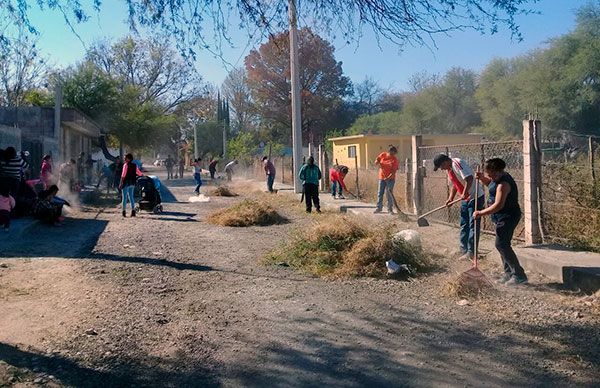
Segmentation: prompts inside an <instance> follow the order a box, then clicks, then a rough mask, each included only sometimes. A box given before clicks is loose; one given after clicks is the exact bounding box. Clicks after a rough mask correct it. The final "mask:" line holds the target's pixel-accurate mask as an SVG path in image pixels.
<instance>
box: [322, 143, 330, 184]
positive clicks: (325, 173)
mask: <svg viewBox="0 0 600 388" xmlns="http://www.w3.org/2000/svg"><path fill="white" fill-rule="evenodd" d="M323 164H324V165H325V170H326V171H325V172H323V174H324V175H325V179H324V180H325V190H329V189H330V186H329V155H327V150H326V149H323Z"/></svg>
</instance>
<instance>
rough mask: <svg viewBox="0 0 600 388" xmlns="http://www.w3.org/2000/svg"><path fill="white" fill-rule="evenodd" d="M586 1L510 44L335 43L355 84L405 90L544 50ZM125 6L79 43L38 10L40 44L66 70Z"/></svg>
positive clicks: (111, 7) (548, 3) (242, 45)
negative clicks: (410, 84)
mask: <svg viewBox="0 0 600 388" xmlns="http://www.w3.org/2000/svg"><path fill="white" fill-rule="evenodd" d="M587 2H588V1H587V0H540V1H539V2H538V3H537V4H534V5H533V7H532V8H533V9H535V10H537V11H539V12H540V14H539V15H529V16H523V17H520V18H519V20H518V21H519V24H520V26H521V31H522V33H523V38H524V39H523V41H521V42H518V41H514V40H511V36H510V33H509V32H508V31H501V32H499V33H497V34H495V35H481V34H479V33H477V32H473V31H466V32H454V33H452V34H451V36H443V35H440V36H438V37H437V38H436V44H437V48H427V47H405V48H404V50H403V51H400V50H399V49H398V47H397V46H394V45H393V44H391V43H388V42H382V44H381V47H379V46H378V44H377V42H376V41H375V39H374V36H373V35H372V34H371V33H366V34H365V36H364V37H363V39H362V40H361V41H360V43H359V45H358V47H357V46H356V45H351V46H345V45H343V44H341V43H339V42H335V41H334V45H335V46H336V47H337V49H336V58H337V59H338V60H340V61H342V62H343V69H344V72H345V74H346V75H348V76H349V77H350V78H351V79H352V80H353V81H355V82H357V81H360V80H362V79H364V78H365V76H372V77H373V78H374V79H375V80H377V81H378V82H379V83H380V84H381V85H382V86H384V87H390V88H393V89H400V90H401V89H406V88H407V81H408V79H409V78H410V76H411V75H412V74H414V73H417V72H421V71H427V72H429V73H444V72H445V71H446V70H448V69H449V68H451V67H454V66H462V67H466V68H470V69H474V70H480V69H482V68H483V67H484V66H485V65H486V63H488V62H489V61H490V60H491V59H492V58H494V57H512V56H516V55H519V54H522V53H525V52H527V51H529V50H531V49H534V48H537V47H540V46H543V45H544V44H545V42H547V41H548V40H549V39H551V38H553V37H557V36H559V35H562V34H564V33H566V32H568V31H570V30H571V29H572V28H573V27H574V24H575V15H574V11H575V10H576V9H577V8H579V7H580V6H582V5H584V4H586V3H587ZM125 18H126V8H125V5H124V2H123V1H122V0H104V1H103V5H102V10H101V12H100V14H95V13H94V14H93V15H92V18H91V19H90V20H89V21H88V22H86V23H83V24H79V25H76V26H75V30H76V31H77V34H78V35H79V37H80V38H81V40H80V39H79V38H78V37H77V36H76V35H75V34H73V33H72V32H71V30H70V29H69V27H68V26H67V25H66V24H65V22H64V19H63V17H62V15H60V14H59V13H57V12H51V11H48V10H46V11H44V12H40V11H35V12H34V13H33V16H32V21H33V23H34V24H35V25H36V26H37V27H38V29H39V31H40V33H41V35H40V37H39V41H38V46H39V47H40V48H41V50H42V52H43V53H44V55H45V56H46V57H48V58H49V60H50V63H52V64H53V65H55V66H57V67H62V66H67V65H70V64H73V63H76V62H77V61H79V60H81V58H82V57H83V56H84V54H85V47H86V45H89V44H90V43H92V42H94V41H95V40H97V39H100V38H109V39H115V38H118V37H121V36H123V35H125V34H127V33H128V25H127V23H126V20H125ZM232 38H233V42H234V44H235V46H236V47H234V48H226V49H225V50H224V58H225V60H226V61H227V62H229V63H231V64H233V65H236V64H237V65H243V58H244V56H245V55H246V54H247V53H248V52H249V50H250V49H251V48H252V45H248V40H247V38H246V37H245V32H243V31H232ZM197 68H198V70H199V71H200V73H201V74H202V75H203V77H204V79H205V80H207V81H209V82H212V83H215V84H217V85H219V84H220V83H221V82H222V81H223V79H224V78H225V76H226V75H227V72H228V70H229V69H230V67H229V66H228V65H226V64H224V63H223V62H222V60H221V59H216V58H213V57H212V56H211V55H210V54H209V53H207V52H203V51H201V52H200V53H199V56H198V61H197Z"/></svg>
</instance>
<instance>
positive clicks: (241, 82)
mask: <svg viewBox="0 0 600 388" xmlns="http://www.w3.org/2000/svg"><path fill="white" fill-rule="evenodd" d="M222 90H223V95H224V97H225V98H226V99H227V101H229V103H230V104H231V109H232V111H233V125H232V130H233V133H239V132H240V131H244V130H250V129H253V128H254V127H255V126H256V117H255V114H254V112H253V109H254V107H253V102H252V92H251V90H250V86H249V85H248V76H247V74H246V69H244V68H242V67H236V68H235V69H233V70H231V71H230V72H229V74H227V78H225V81H223V86H222Z"/></svg>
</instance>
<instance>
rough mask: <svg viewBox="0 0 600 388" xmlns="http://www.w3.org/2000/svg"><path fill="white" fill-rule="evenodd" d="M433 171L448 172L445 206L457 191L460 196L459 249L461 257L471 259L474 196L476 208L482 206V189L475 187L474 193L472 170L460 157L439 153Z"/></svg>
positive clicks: (449, 203)
mask: <svg viewBox="0 0 600 388" xmlns="http://www.w3.org/2000/svg"><path fill="white" fill-rule="evenodd" d="M433 166H434V167H433V171H437V170H438V169H442V170H444V171H446V172H447V173H448V179H449V181H450V182H451V183H452V186H451V188H450V196H449V197H448V200H447V201H446V206H448V207H450V206H452V201H453V200H454V197H455V196H456V194H457V193H458V195H460V196H461V197H462V199H463V200H462V201H461V206H460V249H461V252H462V256H461V259H468V260H472V259H473V252H475V235H474V234H475V230H474V224H475V220H474V218H473V212H474V211H475V197H476V196H477V210H481V209H483V207H484V201H485V197H484V194H483V189H482V188H481V187H478V188H477V193H475V184H474V183H475V182H474V179H475V178H474V177H475V174H473V170H472V169H471V167H470V166H469V165H468V164H467V162H465V161H464V160H462V159H460V158H450V157H449V156H447V155H444V154H439V155H437V156H436V157H435V158H434V159H433ZM480 227H481V225H480V222H479V221H477V240H479V234H480V233H479V230H480Z"/></svg>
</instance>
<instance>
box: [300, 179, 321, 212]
mask: <svg viewBox="0 0 600 388" xmlns="http://www.w3.org/2000/svg"><path fill="white" fill-rule="evenodd" d="M304 199H305V200H306V211H307V212H310V211H311V210H312V205H313V203H314V205H315V208H316V209H317V210H321V204H320V203H319V185H314V184H312V183H305V184H304Z"/></svg>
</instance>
